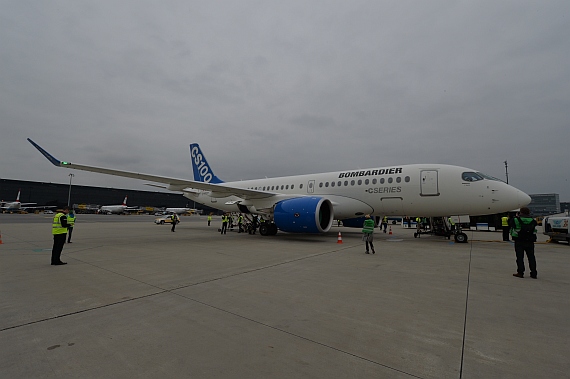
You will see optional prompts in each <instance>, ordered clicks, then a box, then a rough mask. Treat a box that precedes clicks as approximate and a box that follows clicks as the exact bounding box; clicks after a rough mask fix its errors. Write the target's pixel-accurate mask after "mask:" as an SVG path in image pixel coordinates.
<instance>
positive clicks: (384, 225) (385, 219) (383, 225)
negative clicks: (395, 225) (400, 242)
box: [382, 216, 388, 233]
mask: <svg viewBox="0 0 570 379" xmlns="http://www.w3.org/2000/svg"><path fill="white" fill-rule="evenodd" d="M382 227H383V228H384V233H386V229H388V216H384V218H383V219H382Z"/></svg>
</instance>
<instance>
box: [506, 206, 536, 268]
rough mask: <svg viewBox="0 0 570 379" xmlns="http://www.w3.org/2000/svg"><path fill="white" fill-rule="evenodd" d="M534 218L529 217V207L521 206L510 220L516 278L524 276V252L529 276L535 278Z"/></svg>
mask: <svg viewBox="0 0 570 379" xmlns="http://www.w3.org/2000/svg"><path fill="white" fill-rule="evenodd" d="M535 227H536V220H535V219H534V218H532V217H530V209H528V208H527V207H522V208H521V209H520V212H519V215H518V216H517V217H515V218H514V219H513V221H512V228H511V236H513V239H514V240H515V254H516V256H517V272H516V274H513V276H516V277H517V278H523V277H524V270H525V267H524V254H525V252H526V257H527V259H528V267H529V269H530V277H531V278H533V279H536V278H537V272H536V258H535V257H534V242H535V241H536V229H535Z"/></svg>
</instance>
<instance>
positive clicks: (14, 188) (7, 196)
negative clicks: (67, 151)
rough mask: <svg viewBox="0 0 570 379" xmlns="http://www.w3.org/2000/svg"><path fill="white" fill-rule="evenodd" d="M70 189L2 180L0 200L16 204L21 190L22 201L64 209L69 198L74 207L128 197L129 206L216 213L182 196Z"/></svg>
mask: <svg viewBox="0 0 570 379" xmlns="http://www.w3.org/2000/svg"><path fill="white" fill-rule="evenodd" d="M69 189H70V186H69V184H59V183H45V182H31V181H25V180H12V179H0V199H2V200H4V201H14V200H16V196H17V195H18V191H20V202H22V203H37V205H38V206H40V205H55V206H58V207H62V206H65V205H67V202H68V197H69V198H70V204H90V205H113V204H121V203H122V201H123V199H124V198H125V196H128V203H127V205H129V206H138V207H154V208H165V207H173V208H175V207H180V208H182V207H189V208H197V209H203V210H204V212H207V211H211V210H212V209H211V208H208V207H205V206H202V205H201V204H198V203H196V204H195V206H194V203H193V202H192V201H191V200H188V199H187V198H185V197H184V196H182V194H180V193H167V192H158V191H136V190H130V189H121V188H104V187H90V186H81V185H72V186H71V195H70V191H69Z"/></svg>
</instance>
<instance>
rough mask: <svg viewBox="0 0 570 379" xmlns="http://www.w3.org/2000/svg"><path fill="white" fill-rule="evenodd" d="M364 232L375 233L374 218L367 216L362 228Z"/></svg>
mask: <svg viewBox="0 0 570 379" xmlns="http://www.w3.org/2000/svg"><path fill="white" fill-rule="evenodd" d="M362 233H366V234H372V233H374V220H372V219H371V218H367V219H366V220H364V227H363V228H362Z"/></svg>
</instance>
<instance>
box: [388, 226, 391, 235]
mask: <svg viewBox="0 0 570 379" xmlns="http://www.w3.org/2000/svg"><path fill="white" fill-rule="evenodd" d="M388 234H392V227H391V226H390V232H389V233H388Z"/></svg>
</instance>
